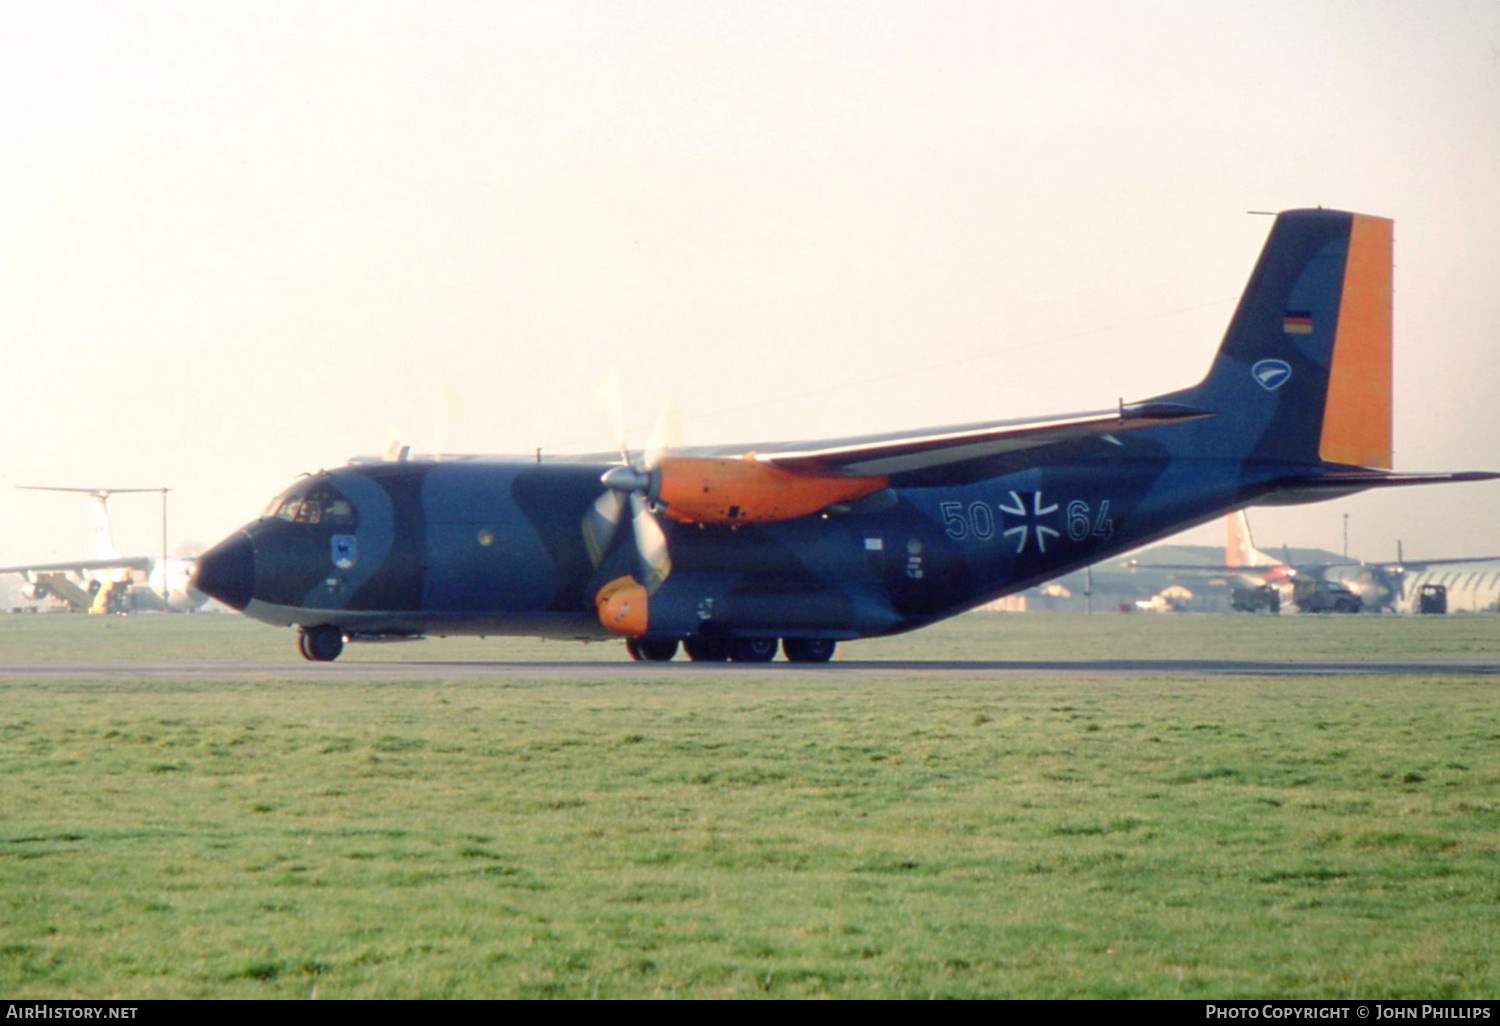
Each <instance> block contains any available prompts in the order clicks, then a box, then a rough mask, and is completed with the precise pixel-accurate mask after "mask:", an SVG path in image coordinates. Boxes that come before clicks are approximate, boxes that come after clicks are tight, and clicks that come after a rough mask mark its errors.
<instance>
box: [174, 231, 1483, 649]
mask: <svg viewBox="0 0 1500 1026" xmlns="http://www.w3.org/2000/svg"><path fill="white" fill-rule="evenodd" d="M1390 238H1391V223H1390V222H1389V221H1386V220H1384V219H1380V218H1373V217H1368V216H1366V215H1356V214H1350V213H1345V212H1340V211H1332V210H1299V211H1289V212H1285V213H1283V214H1281V215H1279V216H1278V217H1277V219H1276V221H1275V223H1274V225H1273V228H1272V231H1271V234H1270V237H1269V239H1268V241H1267V243H1266V246H1265V249H1264V250H1263V252H1262V254H1261V258H1260V261H1259V263H1258V264H1257V266H1256V268H1255V271H1254V273H1253V275H1252V277H1251V280H1250V283H1249V286H1248V287H1247V290H1246V292H1245V294H1244V296H1243V297H1242V299H1241V302H1240V304H1239V307H1238V309H1237V312H1236V313H1235V315H1234V318H1233V320H1232V322H1231V324H1230V326H1229V329H1228V332H1227V333H1226V335H1225V338H1224V341H1223V343H1222V345H1221V347H1220V349H1219V351H1218V354H1217V356H1216V358H1215V360H1214V362H1213V365H1212V368H1211V370H1210V371H1209V373H1208V375H1207V376H1206V377H1205V378H1204V380H1203V381H1202V382H1201V383H1200V384H1198V385H1197V386H1195V387H1192V388H1188V389H1184V390H1182V391H1179V392H1174V393H1170V394H1168V395H1164V396H1160V397H1157V398H1156V399H1153V400H1149V401H1147V402H1145V403H1138V404H1132V405H1129V406H1122V407H1121V408H1120V409H1119V410H1117V411H1104V412H1103V413H1092V414H1083V415H1077V416H1076V417H1072V418H1056V419H1052V420H1050V421H1048V422H1045V423H1044V422H1037V421H1016V422H1000V423H996V424H986V425H967V426H963V427H959V428H951V429H943V430H942V431H938V432H907V433H901V434H892V435H886V436H879V437H866V438H856V439H843V440H836V441H822V442H815V443H777V444H768V445H755V446H749V445H747V446H739V447H733V448H723V449H714V450H705V449H696V450H692V451H687V452H683V453H673V454H672V455H671V456H669V457H667V460H668V461H670V460H671V459H672V458H674V457H679V456H697V457H705V456H711V457H729V458H731V459H735V460H749V461H753V462H758V463H763V464H767V465H772V466H775V467H777V468H779V469H782V470H787V471H790V472H792V473H793V474H802V475H807V476H808V477H810V478H822V479H827V478H829V477H859V478H865V479H869V478H872V477H874V476H877V475H878V476H879V477H880V478H883V479H884V480H883V481H880V482H877V483H880V484H883V485H884V486H883V487H880V488H879V489H878V490H876V491H874V492H873V494H869V495H866V496H864V497H862V498H858V499H856V500H854V501H849V502H841V503H834V504H831V505H830V506H828V507H826V508H824V509H822V510H820V511H818V512H815V513H812V514H808V515H798V516H794V517H791V518H789V519H779V520H776V519H773V520H770V521H767V522H743V523H740V522H715V523H679V522H675V521H673V520H671V519H668V518H663V519H662V520H661V521H659V522H660V525H661V530H662V532H663V533H664V535H665V541H666V549H667V551H668V552H669V553H670V574H669V575H667V576H666V577H665V580H664V581H662V583H660V585H659V586H658V587H655V588H654V589H653V590H650V591H649V595H648V594H647V589H645V588H643V587H641V588H639V591H638V592H637V593H636V598H637V600H638V602H639V603H644V605H645V606H646V607H647V608H648V612H647V615H646V616H645V617H644V620H643V627H636V628H632V629H630V630H627V631H621V630H619V629H618V628H617V629H616V630H613V631H612V630H611V629H610V628H609V627H607V626H606V625H605V623H604V622H602V621H603V619H604V617H603V615H602V614H601V612H600V611H599V609H598V608H596V597H597V596H599V595H600V592H601V589H604V588H605V587H606V585H609V584H610V582H614V581H619V580H621V579H625V580H627V581H628V582H631V583H634V582H635V581H636V580H637V579H641V580H644V579H645V577H644V574H643V569H642V567H641V560H642V555H641V550H640V549H639V548H638V544H636V543H632V531H631V529H630V527H629V523H628V521H627V523H626V524H625V526H624V527H622V529H621V530H619V531H617V532H616V533H615V534H614V535H613V536H612V537H610V538H609V539H608V542H607V545H606V546H605V547H604V550H603V551H602V553H600V554H599V560H598V562H597V564H596V561H595V558H594V557H593V555H591V552H590V548H589V545H588V544H587V543H586V534H587V531H586V529H584V528H583V525H584V523H585V520H586V518H587V517H588V516H589V514H590V510H591V508H594V507H595V504H596V503H597V502H599V501H600V500H601V495H603V494H604V493H605V492H607V491H608V486H606V485H605V484H603V483H601V479H602V478H603V477H604V475H606V474H607V473H608V472H610V471H611V470H612V469H617V468H619V466H620V464H619V463H618V462H617V461H614V462H612V461H609V460H607V459H601V460H598V461H588V460H573V459H548V460H545V461H541V462H537V461H535V460H502V459H491V458H447V459H434V460H422V459H413V460H406V461H400V462H379V463H373V462H372V463H354V464H351V465H349V466H346V467H342V468H340V469H337V470H332V471H324V472H320V473H318V474H315V475H312V476H309V477H306V478H303V479H301V480H299V481H298V482H297V483H295V484H294V485H293V486H292V487H291V488H290V489H288V491H287V492H285V493H283V495H282V496H280V497H278V500H277V501H275V502H273V504H272V508H271V510H269V511H268V514H269V515H267V516H263V517H261V518H260V519H258V520H256V521H253V522H252V523H250V524H248V525H246V526H245V527H244V528H243V529H241V530H240V531H237V532H235V533H234V534H233V535H232V536H231V537H229V538H228V539H226V540H225V541H224V542H222V543H220V544H219V545H218V546H217V547H215V548H214V549H213V550H211V551H210V552H208V553H207V554H205V555H204V556H203V557H202V559H201V560H200V563H199V577H198V587H199V588H201V589H202V590H203V591H205V592H207V593H208V594H211V595H213V596H215V597H217V598H219V599H221V600H223V601H224V602H226V603H227V604H229V605H230V606H232V607H234V608H236V609H240V610H243V611H244V612H245V613H246V614H248V615H250V616H252V617H255V618H257V619H260V620H263V621H266V622H268V623H272V624H279V625H291V624H297V625H299V626H301V627H302V628H303V629H304V632H308V631H311V632H315V633H319V632H320V634H319V636H321V637H322V638H323V639H324V640H325V641H329V642H331V641H333V640H335V639H337V640H338V641H339V644H337V645H329V646H325V647H323V648H321V649H316V646H315V649H316V650H315V651H313V652H311V653H310V652H309V651H308V643H307V642H306V641H304V643H303V651H304V654H305V655H308V657H309V658H319V659H321V658H332V657H333V656H336V655H337V650H338V648H340V647H341V641H342V639H343V638H344V637H348V638H351V639H355V640H358V639H360V638H367V637H379V636H393V635H394V636H402V635H425V634H518V635H532V636H540V637H551V638H604V637H612V636H616V635H617V634H620V633H625V634H628V635H630V637H631V639H632V642H633V644H632V646H631V649H632V654H635V655H636V656H637V657H638V658H639V657H641V655H640V649H641V647H644V648H646V649H647V654H646V656H645V657H646V658H663V657H664V656H663V655H662V653H663V652H665V653H666V655H665V657H666V658H670V654H671V652H672V651H675V649H676V644H675V642H676V641H679V640H681V641H688V642H691V643H695V644H696V646H697V647H696V649H690V652H691V653H693V654H694V657H695V658H723V657H724V652H725V646H727V651H728V653H729V655H731V656H733V657H736V658H752V659H757V658H765V657H766V656H765V654H764V653H765V652H766V651H767V649H768V645H767V644H766V642H767V641H770V642H771V643H772V644H774V640H775V639H784V638H789V639H820V640H822V641H824V642H829V641H842V640H847V639H853V638H860V637H870V636H876V635H886V634H893V633H898V632H902V631H908V630H912V629H914V628H917V627H921V626H923V625H925V624H929V623H932V622H933V621H935V620H940V619H942V618H944V617H949V616H953V615H954V614H956V613H959V612H962V611H964V610H966V609H969V608H971V607H973V606H975V605H978V604H980V603H983V602H987V601H989V600H992V599H994V598H997V597H999V596H1002V595H1005V594H1008V593H1011V592H1016V591H1020V590H1022V589H1024V588H1028V587H1031V586H1033V585H1036V584H1038V583H1040V582H1043V581H1046V580H1048V579H1049V578H1053V577H1057V576H1059V575H1062V574H1064V573H1067V572H1069V571H1072V570H1074V569H1077V568H1080V567H1082V566H1084V565H1086V564H1090V563H1094V562H1097V561H1099V560H1101V559H1104V558H1106V557H1108V556H1111V555H1114V554H1116V553H1120V552H1123V551H1126V550H1128V549H1132V548H1136V547H1138V546H1140V545H1142V544H1145V543H1148V542H1151V541H1153V540H1156V539H1160V538H1163V537H1166V536H1168V535H1171V534H1174V533H1176V532H1178V531H1181V530H1183V529H1184V528H1187V527H1190V526H1193V525H1196V524H1199V523H1203V522H1205V521H1208V520H1211V519H1213V518H1215V517H1219V516H1222V515H1224V514H1225V513H1226V512H1227V511H1230V510H1234V509H1238V508H1242V507H1244V506H1247V505H1250V504H1253V503H1258V502H1276V501H1285V502H1304V501H1316V500H1319V499H1323V498H1331V497H1334V496H1336V495H1344V494H1349V493H1350V492H1354V491H1359V490H1362V489H1364V488H1369V487H1375V486H1382V485H1391V484H1415V483H1428V482H1436V481H1443V480H1461V479H1477V478H1480V477H1488V476H1493V475H1483V474H1415V475H1413V474H1406V475H1402V474H1395V473H1392V472H1390V471H1389V470H1387V469H1385V468H1387V467H1388V466H1389V462H1390V420H1389V409H1390V380H1389V379H1390V264H1391V260H1390ZM1335 366H1337V368H1338V371H1337V373H1336V374H1334V375H1333V376H1334V378H1335V384H1334V387H1333V389H1332V391H1331V389H1330V369H1331V368H1333V367H1335ZM1058 425H1064V426H1063V427H1058ZM872 487H873V486H872ZM314 520H316V522H311V521H314ZM637 541H638V539H637ZM747 639H757V640H759V641H760V644H759V645H758V646H752V649H745V648H744V644H745V642H746V640H747ZM653 642H655V643H657V644H655V645H654V646H653V645H652V643H653ZM720 642H722V644H718V643H720ZM752 650H753V652H758V653H760V654H759V655H755V654H745V653H748V652H750V651H752ZM769 650H770V651H774V648H773V647H772V648H769ZM831 650H832V646H831V645H827V644H824V645H821V646H817V647H815V649H814V652H815V654H813V655H812V656H811V658H812V659H817V660H821V659H824V658H827V655H826V654H823V653H824V652H831ZM330 651H331V652H332V655H330V654H328V653H329V652H330ZM736 653H741V654H739V655H736ZM788 654H789V655H792V654H793V653H792V650H791V649H790V648H789V649H788ZM794 657H797V658H805V654H804V653H801V652H800V651H799V653H798V654H797V655H795V656H794Z"/></svg>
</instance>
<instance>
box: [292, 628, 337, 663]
mask: <svg viewBox="0 0 1500 1026" xmlns="http://www.w3.org/2000/svg"><path fill="white" fill-rule="evenodd" d="M297 650H298V651H300V652H301V653H302V658H303V659H306V660H308V661H310V662H314V663H331V662H333V660H335V659H337V658H338V657H339V654H340V653H341V652H343V651H344V632H343V631H342V630H340V629H339V628H337V627H335V626H333V625H332V624H327V623H324V624H319V625H318V626H316V627H303V628H300V629H299V630H298V631H297Z"/></svg>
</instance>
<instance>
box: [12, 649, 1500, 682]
mask: <svg viewBox="0 0 1500 1026" xmlns="http://www.w3.org/2000/svg"><path fill="white" fill-rule="evenodd" d="M745 674H750V675H772V676H775V677H778V678H787V677H791V678H795V677H818V678H822V679H826V678H829V677H832V678H837V679H870V680H880V679H886V678H896V677H900V678H909V677H912V676H921V677H929V678H941V677H948V678H954V679H973V678H989V679H997V680H1007V679H1010V680H1017V679H1025V678H1038V677H1047V678H1051V677H1082V678H1115V679H1120V678H1130V677H1144V678H1163V677H1166V678H1172V677H1335V676H1401V675H1410V676H1444V677H1454V676H1461V677H1492V676H1500V657H1496V656H1493V655H1490V656H1425V657H1421V658H1411V659H1399V660H1398V659H1379V660H1368V661H1363V660H1349V659H1343V660H1303V661H1291V660H1270V659H1267V660H1247V659H1118V660H1102V661H1082V660H1080V661H1067V660H1015V661H967V662H963V661H953V662H914V661H892V662H874V661H854V660H848V661H839V662H834V663H828V664H824V665H807V664H801V663H785V662H774V663H693V662H688V661H685V660H677V661H673V662H671V663H632V662H626V661H621V662H619V663H598V662H549V663H543V662H535V663H532V662H437V661H434V662H375V661H363V660H361V661H353V660H350V661H340V662H334V663H307V662H295V663H293V662H288V663H206V662H194V663H146V662H119V663H62V662H59V663H0V681H64V680H79V681H81V680H135V681H173V680H177V681H223V680H248V681H281V680H293V681H305V682H307V683H317V682H318V681H333V682H340V683H344V682H351V681H353V682H359V681H422V680H557V681H569V680H588V681H599V680H601V679H603V680H622V681H628V680H660V679H662V678H670V679H682V680H715V679H723V678H726V677H733V676H742V675H745Z"/></svg>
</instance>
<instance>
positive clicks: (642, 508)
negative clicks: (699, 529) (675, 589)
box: [630, 492, 672, 595]
mask: <svg viewBox="0 0 1500 1026" xmlns="http://www.w3.org/2000/svg"><path fill="white" fill-rule="evenodd" d="M630 510H631V526H632V527H633V528H634V530H635V547H636V551H637V552H639V553H640V556H641V576H642V577H643V578H644V580H642V581H641V583H642V584H644V585H645V586H646V594H648V595H649V594H651V593H652V592H654V591H656V589H657V588H660V587H661V586H662V582H663V581H665V580H666V579H667V576H668V575H669V574H671V572H672V556H671V554H670V553H668V552H667V535H666V532H665V531H663V530H662V527H661V524H660V523H659V522H658V521H657V519H656V514H654V513H652V512H651V504H650V503H649V502H647V501H646V497H645V496H644V495H642V494H641V493H640V492H631V493H630Z"/></svg>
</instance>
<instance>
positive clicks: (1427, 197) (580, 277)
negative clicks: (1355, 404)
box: [0, 0, 1500, 563]
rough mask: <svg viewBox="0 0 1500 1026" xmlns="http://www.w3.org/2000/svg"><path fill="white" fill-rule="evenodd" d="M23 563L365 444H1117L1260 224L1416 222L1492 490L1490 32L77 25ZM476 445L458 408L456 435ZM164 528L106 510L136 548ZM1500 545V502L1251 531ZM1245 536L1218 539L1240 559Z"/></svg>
mask: <svg viewBox="0 0 1500 1026" xmlns="http://www.w3.org/2000/svg"><path fill="white" fill-rule="evenodd" d="M0 86H3V88H4V92H5V95H6V96H7V97H8V100H7V102H6V104H5V105H4V106H3V108H0V138H3V140H4V153H5V157H4V160H3V161H0V290H3V291H0V347H3V354H4V362H3V366H4V372H3V377H0V409H3V410H4V413H5V424H6V426H7V429H8V432H9V434H8V438H9V441H8V442H7V444H6V445H5V446H4V448H3V449H0V562H3V563H11V562H22V561H26V560H39V559H56V558H73V557H77V556H84V555H87V554H88V535H87V529H88V513H87V510H86V508H85V506H84V504H83V503H82V501H81V500H78V499H75V498H70V497H66V496H49V495H38V494H36V493H30V492H18V491H15V490H14V489H12V488H10V487H9V485H11V484H65V485H106V486H139V485H163V484H164V485H168V486H170V487H172V488H173V489H174V492H173V499H172V521H173V522H172V537H173V539H174V544H175V543H176V542H183V541H187V540H196V541H199V542H202V543H206V544H209V543H212V542H214V541H216V540H217V539H218V538H219V537H221V536H222V535H224V534H226V533H228V532H229V531H230V530H232V529H233V528H235V527H236V526H238V525H239V524H240V523H242V522H243V521H245V520H247V519H250V518H251V517H253V516H254V515H256V514H257V513H258V512H259V510H260V508H261V507H262V505H263V504H264V502H265V501H266V499H268V498H269V497H270V495H271V494H272V493H274V492H275V491H277V490H279V489H280V488H281V487H282V486H284V485H285V484H286V483H288V482H289V481H290V480H291V479H292V478H293V477H294V476H295V475H296V474H298V473H299V472H301V471H304V470H314V469H316V468H318V467H320V466H331V465H335V464H340V463H343V462H344V461H345V460H346V459H347V458H348V457H349V456H351V455H355V454H359V453H372V452H378V451H379V450H380V449H381V448H382V447H383V446H384V444H385V440H386V438H387V435H388V434H389V432H390V431H391V430H392V428H393V427H394V428H395V429H396V430H399V431H400V432H402V434H403V435H404V436H405V437H407V438H409V439H410V440H411V441H412V442H413V443H414V445H415V446H416V448H417V449H418V450H419V451H429V450H432V449H435V448H438V447H446V448H448V449H450V450H453V451H459V450H463V451H484V452H530V451H532V450H533V449H534V448H535V447H537V446H541V447H543V448H545V449H572V450H574V451H578V450H588V449H602V448H608V447H609V445H610V439H609V434H608V430H607V428H606V427H605V420H604V418H603V416H602V415H601V413H600V412H599V410H598V408H597V406H596V405H595V401H594V398H593V394H594V390H595V386H596V384H597V382H598V381H599V379H600V378H601V376H602V375H603V374H604V373H605V372H606V370H607V369H608V368H610V367H617V368H619V372H620V375H621V377H622V379H623V382H624V386H625V389H626V392H627V394H628V397H629V402H630V411H631V432H632V435H633V437H635V438H636V439H638V440H639V441H640V442H642V443H643V442H644V441H645V440H646V438H647V436H648V435H649V434H650V433H651V425H652V423H653V422H654V421H655V420H656V418H657V415H658V413H659V411H660V410H661V408H662V406H663V404H664V403H666V402H667V401H668V400H669V399H670V400H672V401H675V403H676V404H677V405H678V407H680V409H681V411H682V415H683V422H684V441H686V442H688V443H698V442H702V443H710V442H728V441H739V440H752V439H761V438H813V437H820V436H828V435H847V434H856V433H860V432H866V431H874V430H882V429H892V428H900V427H919V426H924V425H934V424H944V423H953V422H959V421H968V420H984V419H992V418H1004V417H1011V416H1021V415H1026V414H1038V413H1051V412H1064V411H1071V410H1081V409H1093V408H1099V407H1106V406H1110V405H1112V404H1113V403H1114V402H1115V401H1116V400H1117V398H1119V397H1122V396H1123V397H1124V398H1126V399H1133V398H1141V397H1144V396H1146V395H1149V394H1153V393H1156V392H1161V391H1166V390H1168V389H1171V388H1175V387H1179V386H1182V385H1186V384H1190V383H1192V382H1194V381H1196V380H1197V379H1198V378H1199V377H1200V376H1201V375H1202V373H1203V371H1204V369H1205V368H1206V366H1207V363H1208V360H1209V358H1210V356H1211V354H1212V352H1213V349H1214V348H1215V346H1216V345H1217V343H1218V340H1219V338H1220V335H1221V334H1222V332H1223V327H1224V324H1225V322H1226V320H1227V318H1228V317H1229V314H1230V313H1231V311H1232V309H1233V306H1234V302H1235V300H1236V298H1237V295H1238V293H1239V290H1240V288H1241V287H1242V285H1243V283H1244V280H1245V277H1246V276H1247V274H1248V273H1249V270H1250V267H1251V265H1252V263H1253V261H1254V259H1255V256H1256V254H1257V253H1258V251H1259V248H1260V245H1261V242H1262V241H1263V239H1264V236H1265V233H1266V231H1267V229H1268V227H1269V220H1268V219H1266V218H1263V217H1252V216H1247V215H1246V213H1245V211H1247V210H1252V209H1253V210H1276V209H1282V208H1287V207H1295V206H1311V205H1317V204H1322V205H1325V206H1336V207H1344V208H1348V209H1355V210H1362V211H1366V212H1369V213H1375V214H1381V215H1385V216H1390V217H1394V218H1395V219H1396V222H1397V227H1396V231H1397V235H1396V246H1397V250H1396V260H1397V271H1396V283H1397V293H1398V294H1397V301H1396V332H1397V382H1396V389H1397V410H1396V444H1397V465H1398V467H1400V468H1402V469H1492V470H1500V365H1497V361H1496V359H1495V355H1496V350H1497V347H1500V2H1497V0H1431V2H1425V3H1420V4H1418V3H1411V2H1407V0H1347V2H1345V0H1253V2H1243V3H1241V2H1213V0H1197V2H1188V0H1183V2H1163V0H1155V2H1152V0H1144V2H1143V0H1137V2H1133V3H1129V4H1124V3H1112V2H1097V3H1089V2H1078V0H1075V2H1060V3H1059V2H1053V3H1046V4H1039V3H1035V2H1027V3H1011V2H999V0H996V2H978V0H971V2H880V0H858V2H818V0H794V2H786V3H781V2H774V0H753V2H729V0H577V2H556V0H546V2H534V3H530V2H528V3H520V2H504V0H491V2H482V3H431V2H424V3H416V2H397V0H359V2H335V3H317V2H295V3H294V2H284V3H283V2H267V0H259V2H256V3H202V2H181V3H175V2H171V3H169V2H130V3H83V2H55V3H49V4H32V5H27V6H26V7H19V6H18V7H15V8H12V9H10V10H8V12H7V17H6V26H5V29H4V32H3V34H0ZM442 411H446V412H442ZM157 510H158V507H157V505H156V501H155V500H154V499H151V498H149V497H134V496H122V497H120V498H119V499H117V500H116V503H115V512H116V540H117V542H119V545H120V547H121V548H122V549H126V550H132V551H137V552H140V551H145V552H150V551H154V550H155V549H156V548H158V547H159V534H158V531H159V529H158V526H157V520H156V517H157ZM1345 513H1347V514H1349V518H1350V545H1351V550H1352V551H1353V552H1354V553H1355V554H1356V555H1364V556H1366V557H1369V558H1387V557H1391V556H1393V555H1394V549H1395V544H1396V539H1397V538H1402V539H1404V541H1405V543H1406V551H1407V554H1408V555H1410V556H1423V555H1427V556H1436V555H1448V554H1459V553H1481V552H1482V553H1496V554H1500V484H1482V485H1467V486H1452V487H1449V488H1445V489H1412V490H1405V491H1401V492H1386V493H1384V494H1376V495H1367V496H1363V497H1359V498H1356V499H1352V500H1347V501H1340V502H1333V503H1326V504H1323V505H1320V506H1311V507H1303V508H1300V509H1295V510H1267V511H1261V512H1258V513H1257V512H1253V513H1252V519H1253V521H1254V523H1255V524H1256V528H1257V540H1258V541H1260V542H1261V543H1262V544H1264V545H1266V546H1270V545H1279V544H1280V543H1282V542H1289V543H1292V544H1297V545H1321V546H1324V547H1328V548H1332V549H1335V550H1337V549H1338V548H1339V546H1340V545H1341V544H1342V542H1341V528H1342V517H1343V514H1345ZM1221 537H1222V535H1221V533H1220V532H1219V530H1218V529H1217V528H1202V529H1200V530H1199V531H1198V532H1195V533H1194V535H1192V536H1190V537H1189V538H1187V539H1185V540H1189V541H1203V542H1214V543H1217V542H1218V541H1219V540H1220V539H1221Z"/></svg>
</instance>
